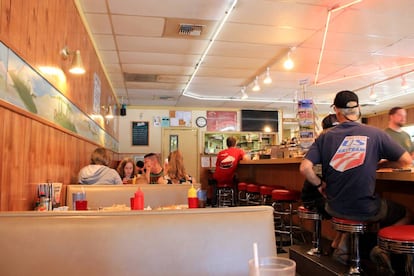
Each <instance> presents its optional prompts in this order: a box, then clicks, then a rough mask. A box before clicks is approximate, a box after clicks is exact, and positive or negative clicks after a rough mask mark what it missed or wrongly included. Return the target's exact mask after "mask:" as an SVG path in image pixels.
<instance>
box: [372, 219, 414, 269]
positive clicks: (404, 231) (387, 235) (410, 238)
mask: <svg viewBox="0 0 414 276" xmlns="http://www.w3.org/2000/svg"><path fill="white" fill-rule="evenodd" d="M378 246H379V247H380V248H381V249H383V250H385V251H388V252H391V253H395V254H403V255H405V258H406V261H405V275H414V225H394V226H388V227H385V228H382V229H381V230H380V231H379V232H378Z"/></svg>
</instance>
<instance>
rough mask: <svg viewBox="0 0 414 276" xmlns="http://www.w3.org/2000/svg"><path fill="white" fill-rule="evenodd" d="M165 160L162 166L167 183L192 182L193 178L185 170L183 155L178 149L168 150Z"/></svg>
mask: <svg viewBox="0 0 414 276" xmlns="http://www.w3.org/2000/svg"><path fill="white" fill-rule="evenodd" d="M167 160H168V162H167V163H166V164H165V168H164V171H165V172H166V175H165V176H164V178H165V180H166V181H167V184H182V183H193V178H192V177H191V176H190V175H188V174H187V172H186V170H185V167H184V159H183V155H182V154H181V152H180V151H179V150H176V151H172V152H170V154H169V155H168V159H167Z"/></svg>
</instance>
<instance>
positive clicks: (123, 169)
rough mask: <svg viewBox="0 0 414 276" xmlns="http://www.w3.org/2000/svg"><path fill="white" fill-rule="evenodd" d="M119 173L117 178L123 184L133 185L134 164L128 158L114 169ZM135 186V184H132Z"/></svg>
mask: <svg viewBox="0 0 414 276" xmlns="http://www.w3.org/2000/svg"><path fill="white" fill-rule="evenodd" d="M116 170H117V171H118V173H119V176H120V177H121V179H122V183H124V184H133V179H134V177H135V171H136V167H135V162H134V160H132V159H131V158H129V157H126V158H124V159H123V160H122V161H121V162H120V163H119V165H118V168H117V169H116ZM134 184H135V183H134Z"/></svg>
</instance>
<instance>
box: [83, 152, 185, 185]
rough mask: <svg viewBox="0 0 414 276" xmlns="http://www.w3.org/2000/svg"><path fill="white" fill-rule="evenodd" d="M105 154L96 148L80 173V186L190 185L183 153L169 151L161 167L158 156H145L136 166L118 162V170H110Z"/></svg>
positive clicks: (130, 162) (106, 153)
mask: <svg viewBox="0 0 414 276" xmlns="http://www.w3.org/2000/svg"><path fill="white" fill-rule="evenodd" d="M109 164H110V158H109V154H108V151H107V150H106V149H105V148H103V147H98V148H96V149H95V150H94V151H93V152H92V154H91V159H90V164H89V165H87V166H85V167H83V168H82V169H81V170H80V172H79V181H78V182H79V184H89V185H93V184H113V185H122V184H181V183H192V177H191V176H190V175H189V174H188V173H187V172H186V169H185V167H184V160H183V156H182V153H181V152H180V151H179V150H176V151H172V152H170V154H169V155H168V158H167V160H166V162H164V164H163V165H161V161H160V155H159V154H156V153H148V154H146V155H145V156H144V161H142V160H139V161H137V162H136V163H135V162H134V160H133V159H132V158H130V157H126V158H124V159H122V160H121V161H120V162H119V165H118V167H117V168H116V170H115V169H112V168H110V167H109Z"/></svg>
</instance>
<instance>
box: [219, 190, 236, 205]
mask: <svg viewBox="0 0 414 276" xmlns="http://www.w3.org/2000/svg"><path fill="white" fill-rule="evenodd" d="M229 206H234V189H233V186H232V185H231V184H217V207H229Z"/></svg>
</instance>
